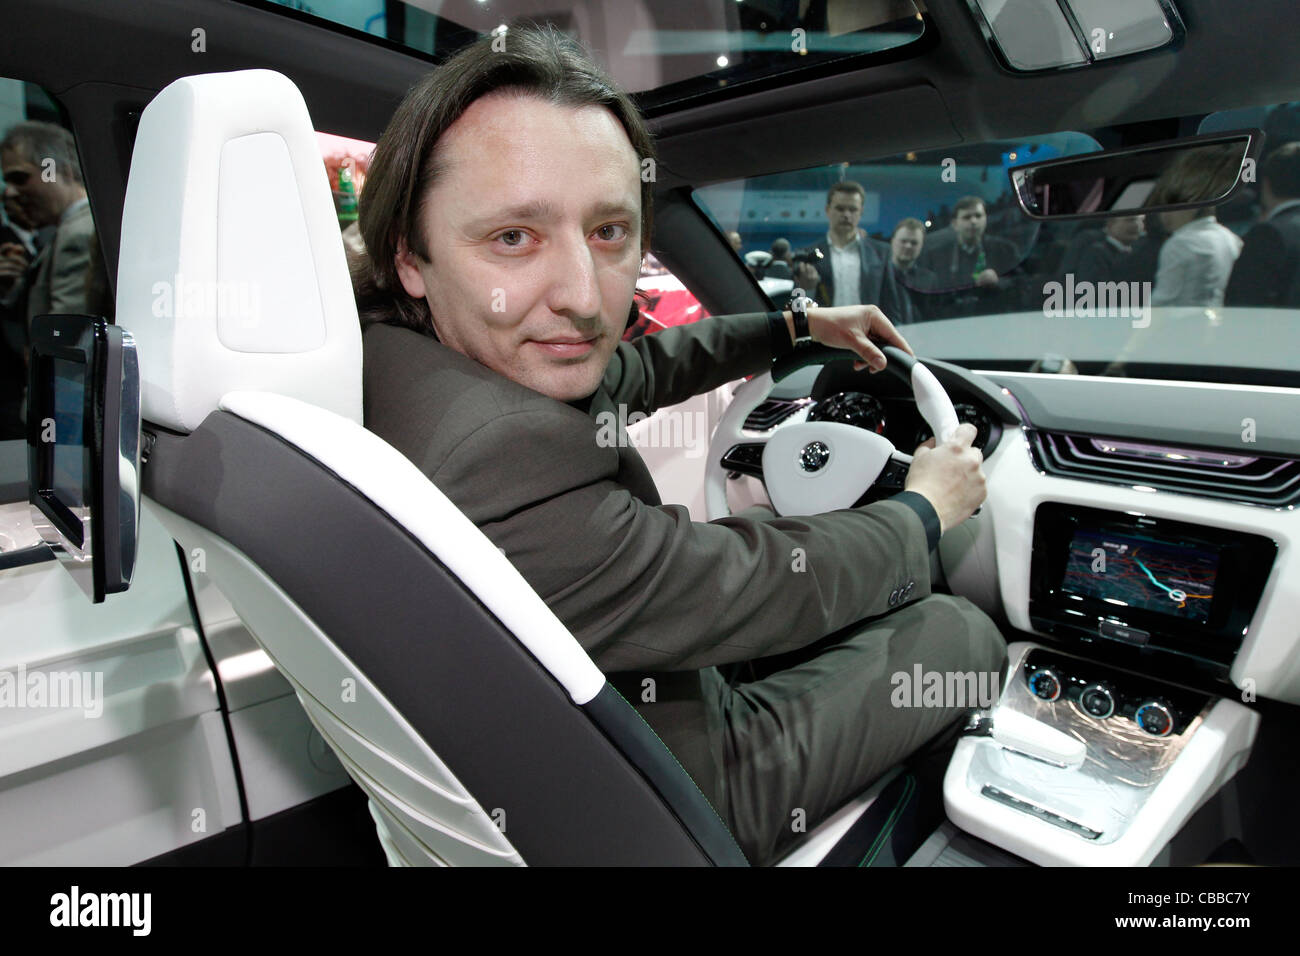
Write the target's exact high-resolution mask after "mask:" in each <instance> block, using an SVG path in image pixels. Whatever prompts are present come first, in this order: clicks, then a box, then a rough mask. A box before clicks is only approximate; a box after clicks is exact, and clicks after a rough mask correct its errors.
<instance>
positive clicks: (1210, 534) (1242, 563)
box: [1029, 502, 1278, 665]
mask: <svg viewBox="0 0 1300 956" xmlns="http://www.w3.org/2000/svg"><path fill="white" fill-rule="evenodd" d="M1080 531H1095V532H1098V533H1101V534H1107V533H1109V534H1119V535H1141V536H1143V537H1148V538H1155V539H1157V540H1162V541H1166V542H1169V543H1171V544H1178V543H1186V544H1189V545H1191V546H1193V547H1198V548H1201V549H1203V550H1212V551H1215V552H1217V553H1218V555H1219V566H1218V571H1217V574H1216V580H1215V584H1214V598H1213V600H1212V601H1211V602H1210V610H1209V615H1208V618H1207V620H1205V621H1196V620H1192V619H1190V618H1184V617H1178V616H1175V615H1171V614H1167V613H1164V612H1160V611H1152V610H1147V609H1145V608H1137V607H1120V606H1118V605H1114V604H1110V603H1108V602H1106V601H1104V600H1102V599H1100V598H1096V597H1092V596H1089V595H1080V594H1076V593H1073V592H1066V591H1064V590H1063V588H1062V585H1063V583H1064V579H1065V569H1066V566H1067V565H1068V563H1069V554H1070V544H1071V542H1072V541H1073V540H1074V537H1075V535H1076V534H1077V533H1079V532H1080ZM1033 541H1034V543H1033V555H1032V559H1031V567H1030V585H1029V611H1030V620H1031V622H1033V623H1034V624H1035V626H1045V627H1048V629H1049V630H1050V632H1051V633H1058V632H1060V631H1061V630H1064V631H1065V632H1067V633H1073V634H1075V635H1076V636H1080V637H1084V638H1086V639H1090V640H1091V639H1098V638H1105V637H1109V636H1111V635H1109V634H1106V633H1103V632H1102V625H1103V623H1104V622H1105V623H1109V624H1113V625H1119V626H1120V627H1122V628H1127V629H1136V630H1139V631H1145V632H1146V633H1147V635H1148V640H1147V642H1146V643H1145V645H1144V646H1146V647H1148V648H1151V649H1154V650H1165V651H1172V652H1175V653H1178V654H1183V655H1187V656H1190V657H1195V658H1200V659H1202V660H1208V661H1211V662H1214V663H1216V664H1220V665H1227V664H1229V663H1231V661H1232V659H1233V657H1235V656H1236V653H1237V651H1238V650H1239V649H1240V648H1241V642H1242V640H1243V639H1244V637H1245V633H1246V630H1247V628H1248V627H1249V626H1250V621H1251V619H1252V618H1253V617H1254V614H1255V609H1256V608H1257V607H1258V605H1259V599H1260V596H1261V595H1262V594H1263V591H1264V585H1265V583H1266V582H1267V580H1268V576H1269V573H1270V572H1271V570H1272V567H1273V563H1274V560H1275V559H1276V557H1277V551H1278V548H1277V543H1276V542H1274V541H1273V540H1272V539H1270V538H1266V537H1263V536H1262V535H1257V534H1250V533H1247V532H1242V531H1230V530H1227V529H1223V528H1211V527H1207V526H1204V525H1197V524H1191V523H1189V522H1185V521H1176V520H1173V519H1168V518H1156V517H1153V516H1150V515H1142V514H1130V513H1127V512H1117V511H1107V510H1103V509H1100V508H1089V507H1086V506H1083V505H1067V504H1062V503H1059V502H1045V503H1043V504H1040V505H1039V506H1038V509H1037V510H1036V512H1035V515H1034V539H1033ZM1071 612H1074V613H1071Z"/></svg>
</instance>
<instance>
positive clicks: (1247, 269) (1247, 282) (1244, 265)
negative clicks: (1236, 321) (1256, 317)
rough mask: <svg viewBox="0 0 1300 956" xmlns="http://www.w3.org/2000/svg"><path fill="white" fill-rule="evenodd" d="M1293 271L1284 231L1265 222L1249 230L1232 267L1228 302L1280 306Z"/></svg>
mask: <svg viewBox="0 0 1300 956" xmlns="http://www.w3.org/2000/svg"><path fill="white" fill-rule="evenodd" d="M1292 274H1293V270H1292V269H1289V268H1288V263H1287V252H1286V243H1285V240H1284V238H1283V236H1282V234H1281V233H1280V232H1279V231H1278V230H1277V228H1276V227H1274V226H1272V225H1270V224H1269V223H1261V224H1260V225H1258V226H1256V227H1255V228H1254V229H1252V230H1250V232H1248V233H1246V241H1245V244H1244V245H1242V247H1241V255H1240V256H1238V257H1237V261H1236V263H1234V264H1233V267H1232V276H1231V277H1230V278H1229V280H1228V288H1227V291H1226V292H1225V293H1224V297H1223V301H1224V304H1225V305H1256V306H1260V305H1267V306H1277V305H1279V304H1280V303H1281V300H1282V295H1283V292H1284V291H1285V289H1286V287H1287V286H1288V285H1289V284H1290V282H1291V278H1292Z"/></svg>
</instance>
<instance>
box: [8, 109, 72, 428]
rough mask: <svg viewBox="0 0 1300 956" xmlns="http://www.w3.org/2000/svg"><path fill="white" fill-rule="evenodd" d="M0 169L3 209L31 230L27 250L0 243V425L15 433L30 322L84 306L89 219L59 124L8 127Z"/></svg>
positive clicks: (68, 138) (68, 137)
mask: <svg viewBox="0 0 1300 956" xmlns="http://www.w3.org/2000/svg"><path fill="white" fill-rule="evenodd" d="M0 171H2V172H3V176H4V183H5V190H4V202H5V208H6V210H12V212H11V213H10V215H12V216H13V218H14V219H16V220H18V221H19V223H20V224H21V225H22V226H23V228H25V229H28V230H32V231H34V232H35V236H34V237H33V238H34V243H33V245H34V247H35V248H34V249H29V248H27V247H26V245H25V244H23V243H21V242H19V241H10V242H7V243H4V244H3V245H0V322H2V323H3V337H4V343H3V349H4V351H5V352H7V353H8V354H7V357H6V358H5V359H4V361H3V364H7V365H9V366H11V369H10V371H9V374H8V376H7V377H8V378H9V379H10V382H9V387H8V388H5V389H4V390H3V395H0V405H2V406H3V408H2V409H0V429H3V430H4V432H5V434H8V435H10V436H11V437H17V436H16V435H15V434H14V432H15V431H19V430H21V428H22V423H21V417H20V415H19V414H18V411H17V410H18V408H20V407H21V405H22V395H23V392H24V391H25V381H26V373H25V369H26V362H27V348H28V342H29V339H30V331H31V321H32V319H33V318H34V317H36V316H38V315H44V314H46V313H60V312H64V313H83V312H85V311H86V281H87V275H88V273H89V271H90V262H91V260H90V256H91V248H92V246H93V242H94V238H95V225H94V221H93V220H92V219H91V215H90V204H89V203H88V202H87V200H86V188H85V186H84V185H83V183H82V178H81V164H80V163H79V162H78V161H77V147H76V142H75V141H74V140H73V138H72V133H70V132H69V131H68V130H66V129H64V128H63V127H61V126H55V125H54V124H53V123H40V122H26V123H18V124H16V125H14V126H13V127H11V128H10V129H9V130H8V132H6V133H5V135H4V138H3V139H2V140H0ZM33 252H34V253H35V255H33V254H32V253H33ZM15 374H17V377H16V379H15Z"/></svg>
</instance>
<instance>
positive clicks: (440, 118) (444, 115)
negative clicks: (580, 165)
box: [352, 24, 654, 333]
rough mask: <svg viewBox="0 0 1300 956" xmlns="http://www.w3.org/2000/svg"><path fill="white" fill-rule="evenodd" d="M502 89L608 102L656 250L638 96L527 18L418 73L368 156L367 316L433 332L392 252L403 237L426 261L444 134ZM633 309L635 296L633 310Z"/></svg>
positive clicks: (359, 268) (357, 264)
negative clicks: (427, 204)
mask: <svg viewBox="0 0 1300 956" xmlns="http://www.w3.org/2000/svg"><path fill="white" fill-rule="evenodd" d="M499 90H510V91H512V92H518V93H521V94H524V95H528V96H534V97H537V98H538V99H541V100H544V101H546V102H548V103H552V104H555V105H558V106H572V107H575V108H577V107H583V106H601V107H604V108H605V109H608V110H609V111H610V112H611V113H613V114H614V116H615V118H616V119H617V120H618V121H619V122H620V123H621V124H622V126H623V129H624V131H625V132H626V133H627V137H628V139H629V140H630V141H631V143H632V148H633V150H635V151H636V154H637V158H638V159H639V160H641V170H642V172H641V250H642V252H646V251H648V250H649V248H650V232H651V223H652V211H651V202H652V196H653V188H654V182H653V179H654V177H653V175H647V172H646V171H647V164H646V163H645V160H647V159H649V160H651V163H650V164H649V168H650V169H651V170H652V169H653V160H654V143H653V141H652V140H651V138H650V133H649V131H648V130H647V129H646V126H645V122H644V121H643V120H642V118H641V114H640V112H639V111H638V109H637V107H636V104H635V103H633V102H632V100H631V98H630V97H629V96H628V95H627V94H626V93H624V92H623V91H622V90H620V89H619V88H618V87H617V86H616V85H615V84H614V81H613V80H612V79H610V78H609V76H607V75H606V74H605V72H604V71H603V70H602V69H601V68H600V67H599V66H598V65H597V64H596V63H595V62H594V61H593V60H592V58H591V57H590V55H589V54H588V53H587V51H586V50H584V49H583V48H582V46H581V45H580V44H579V43H578V42H577V41H575V40H573V39H571V38H570V37H568V36H566V35H565V34H564V33H561V32H560V31H559V30H557V29H556V28H555V27H553V26H550V25H546V26H537V25H536V24H522V25H520V26H512V27H510V28H509V29H508V30H507V31H506V32H505V34H494V35H490V36H485V37H482V38H480V39H479V40H478V41H477V42H475V43H473V44H471V45H470V46H468V47H466V48H464V49H462V50H460V51H458V52H457V53H456V54H454V55H453V56H452V57H450V58H449V59H448V60H447V61H446V62H444V63H442V64H440V65H439V66H438V67H437V68H436V69H434V70H433V71H432V72H430V73H429V74H428V75H426V76H425V77H424V78H423V79H421V80H420V81H419V82H418V83H417V84H416V85H415V86H414V87H412V88H411V90H410V91H409V92H408V93H407V94H406V96H405V98H404V99H403V100H402V102H401V104H400V105H399V106H398V107H397V111H396V112H395V113H394V114H393V118H392V119H391V120H390V121H389V123H388V128H387V129H385V130H384V135H383V136H381V137H380V139H379V142H378V144H377V145H376V146H375V151H374V153H373V154H372V155H371V158H370V170H369V172H368V174H367V176H366V183H365V188H364V189H363V190H362V193H361V198H360V200H359V203H358V224H359V227H360V230H361V237H362V240H363V241H364V242H365V246H366V251H367V252H366V254H365V255H362V256H356V257H354V258H353V261H352V281H353V286H354V288H355V290H356V293H357V306H358V311H359V312H360V314H361V321H362V323H367V322H377V321H393V322H397V323H400V324H402V325H405V326H408V327H409V328H413V329H415V330H417V331H420V332H425V333H433V318H432V316H431V315H430V313H429V306H428V304H427V303H426V302H425V300H423V299H414V298H412V297H411V296H409V295H407V293H406V290H405V289H403V288H402V284H401V281H400V280H399V279H398V275H397V266H396V264H395V263H394V257H395V256H396V254H397V250H398V243H399V240H401V241H404V242H405V243H406V245H407V247H408V248H409V249H410V250H411V251H412V252H414V253H415V254H416V255H418V256H420V258H422V259H425V260H427V259H428V258H429V256H428V248H429V247H428V242H427V237H426V236H425V235H424V234H423V232H422V230H421V228H420V211H421V208H422V206H423V203H424V199H425V197H426V196H427V195H428V193H429V190H430V189H431V188H432V186H433V184H434V183H435V182H436V181H437V179H438V177H439V175H440V174H441V173H442V170H443V166H442V162H441V152H440V150H439V146H438V144H439V141H440V140H441V139H442V136H443V134H444V133H445V132H446V131H447V130H448V128H450V127H451V125H452V124H453V123H455V122H456V120H458V119H459V118H460V117H461V116H462V115H463V114H464V112H465V110H467V109H468V108H469V106H470V104H472V103H473V102H474V101H475V100H478V99H479V98H481V97H483V96H486V95H487V94H489V93H494V92H497V91H499ZM635 315H636V304H635V302H634V303H633V306H632V312H631V317H633V318H634V317H635Z"/></svg>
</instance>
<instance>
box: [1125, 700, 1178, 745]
mask: <svg viewBox="0 0 1300 956" xmlns="http://www.w3.org/2000/svg"><path fill="white" fill-rule="evenodd" d="M1133 720H1134V721H1136V722H1137V725H1138V726H1139V727H1141V728H1142V729H1143V730H1145V731H1146V732H1147V733H1149V734H1150V735H1151V736H1152V737H1168V736H1169V735H1170V734H1171V733H1172V732H1173V729H1174V715H1173V714H1171V713H1170V712H1169V708H1168V707H1166V706H1165V705H1164V704H1162V703H1160V701H1158V700H1149V701H1147V702H1146V703H1145V704H1141V705H1139V706H1138V709H1137V711H1136V712H1135V713H1134V714H1133Z"/></svg>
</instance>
